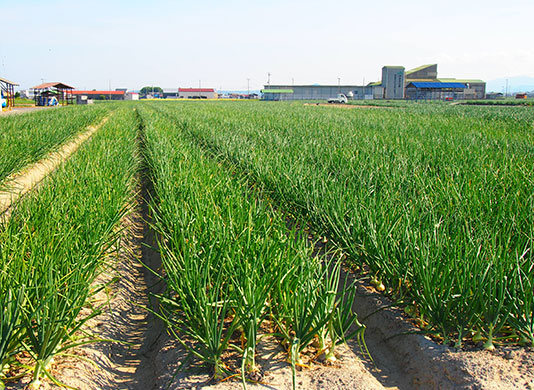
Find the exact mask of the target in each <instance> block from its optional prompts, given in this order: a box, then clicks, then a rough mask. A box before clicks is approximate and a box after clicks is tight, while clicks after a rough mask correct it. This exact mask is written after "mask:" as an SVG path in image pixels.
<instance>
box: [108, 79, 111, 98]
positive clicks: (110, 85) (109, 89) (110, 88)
mask: <svg viewBox="0 0 534 390" xmlns="http://www.w3.org/2000/svg"><path fill="white" fill-rule="evenodd" d="M108 91H109V100H111V80H109V89H108Z"/></svg>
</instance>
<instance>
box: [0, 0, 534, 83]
mask: <svg viewBox="0 0 534 390" xmlns="http://www.w3.org/2000/svg"><path fill="white" fill-rule="evenodd" d="M0 15H8V17H6V18H1V19H2V20H1V22H0V23H1V24H0V31H1V33H0V77H5V78H8V79H11V80H13V81H16V82H18V83H20V84H21V87H24V88H28V87H31V86H33V85H36V84H39V83H40V82H41V79H44V80H45V81H63V82H65V83H68V84H71V85H73V86H75V87H76V88H78V89H85V88H87V89H93V88H96V89H107V88H108V86H109V85H110V84H111V87H112V89H114V88H121V87H122V88H130V89H139V88H141V87H142V86H145V85H158V86H161V87H165V88H176V87H178V86H181V87H190V86H194V87H196V86H198V85H199V80H201V85H202V86H203V87H214V88H217V89H219V88H222V89H225V90H231V89H234V90H236V89H238V90H244V89H245V90H246V88H247V78H249V79H250V87H251V89H259V88H261V86H262V85H263V84H265V83H266V81H267V73H268V72H270V73H271V74H272V76H271V82H272V83H273V84H282V83H289V84H290V83H291V82H292V80H294V83H295V84H309V83H321V84H329V83H331V84H337V78H338V77H340V78H341V82H342V83H345V84H361V83H362V82H363V80H364V78H365V82H366V83H367V82H369V81H375V80H378V79H379V78H380V72H381V67H382V66H383V65H403V66H405V67H406V68H408V69H409V68H412V67H416V66H418V65H421V64H426V63H438V71H439V75H440V76H441V77H458V78H481V79H484V80H487V81H490V80H493V79H497V78H506V77H513V76H531V77H532V76H534V45H533V44H532V42H533V41H534V29H533V28H532V15H534V1H532V0H529V1H523V0H508V1H502V0H500V1H494V0H486V1H479V0H474V1H466V0H464V1H457V0H450V1H422V0H404V1H391V0H385V1H381V0H375V1H365V2H362V1H355V0H353V1H335V0H331V1H315V0H307V1H300V0H299V1H290V0H288V1H279V0H273V1H255V0H248V1H244V0H230V1H224V0H220V1H213V0H196V1H191V0H190V1H181V0H177V1H157V0H155V1H148V0H147V1H138V0H129V1H124V0H107V1H102V0H92V1H83V2H81V1H72V0H70V1H66V0H48V1H35V0H29V1H26V0H18V1H11V0H10V1H8V0H0Z"/></svg>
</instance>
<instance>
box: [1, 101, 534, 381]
mask: <svg viewBox="0 0 534 390" xmlns="http://www.w3.org/2000/svg"><path fill="white" fill-rule="evenodd" d="M106 116H108V117H109V120H108V121H107V122H105V123H104V124H103V125H102V127H101V128H100V129H99V130H98V131H97V132H96V133H95V134H94V135H93V136H92V137H91V138H90V139H89V140H88V141H86V142H85V143H84V144H83V145H81V147H80V149H79V150H78V151H77V152H76V153H75V154H73V156H72V157H71V158H70V159H69V160H68V161H66V162H64V163H63V164H62V165H61V166H60V167H59V168H58V170H56V171H55V172H54V173H53V174H51V175H50V176H49V177H48V178H47V179H46V180H45V181H44V183H42V185H41V186H40V187H39V189H37V190H35V191H33V192H32V193H31V194H29V195H28V196H26V197H24V198H23V199H21V200H20V201H19V202H18V203H16V204H15V205H14V206H13V209H12V212H11V215H10V217H9V218H6V219H2V220H1V222H0V388H2V387H3V383H4V382H9V381H12V380H14V379H15V378H14V377H13V376H14V375H19V374H20V372H25V371H28V367H31V371H32V373H31V375H33V382H32V386H33V387H34V388H38V386H39V384H40V382H41V380H42V379H43V378H44V377H48V378H49V379H51V380H52V381H55V379H54V377H53V376H52V375H51V374H50V372H49V370H48V367H49V366H50V364H51V362H52V361H53V358H54V356H58V355H61V354H64V353H66V352H68V350H69V349H71V348H72V347H74V346H77V345H80V344H84V343H87V342H93V341H95V339H96V338H97V337H96V336H91V335H88V334H87V333H86V332H85V331H84V332H81V330H82V329H83V326H84V324H85V323H86V321H87V320H88V319H90V318H92V317H93V316H96V315H98V314H99V311H100V308H99V307H97V306H94V305H93V303H92V297H93V296H94V295H95V294H96V293H97V292H98V291H100V290H101V289H102V288H104V287H105V286H101V285H99V284H98V283H97V282H95V279H96V278H97V276H98V275H99V274H100V273H102V272H106V270H107V269H109V267H110V266H112V265H111V264H110V261H109V259H108V255H109V253H110V252H111V251H113V250H120V248H119V247H120V242H118V240H117V235H118V232H119V231H120V230H121V220H122V218H123V217H124V216H125V215H126V214H128V213H130V212H131V211H132V204H134V203H135V200H136V199H137V200H139V199H138V198H139V193H138V187H139V180H141V179H142V180H146V181H147V183H146V184H147V185H148V186H149V187H150V189H151V193H150V196H149V198H148V199H145V201H146V202H147V203H148V205H149V209H150V218H151V222H148V221H145V222H146V224H147V225H149V227H150V228H151V229H153V230H154V231H155V232H156V235H157V237H158V247H159V252H160V254H161V259H162V270H153V271H154V272H157V271H161V275H160V276H161V278H162V279H163V280H164V281H165V285H166V290H165V292H164V293H162V294H161V295H159V296H158V300H159V303H160V305H159V309H158V310H159V311H157V316H158V317H159V318H160V319H162V320H163V321H164V323H165V324H166V326H167V329H168V331H169V332H170V333H171V334H172V335H173V336H174V337H175V338H176V339H177V340H178V342H179V343H180V344H181V345H182V346H183V347H184V348H186V349H187V351H188V352H189V356H188V359H187V361H192V360H200V361H202V362H204V363H205V364H207V365H208V366H209V367H210V369H211V370H212V374H213V376H214V377H215V378H218V379H222V378H224V377H226V376H229V375H232V374H234V372H233V371H232V369H231V368H230V367H229V366H228V365H227V364H226V363H225V353H226V352H227V351H229V350H232V351H235V352H236V353H237V354H238V355H239V356H240V362H241V366H240V368H239V370H238V371H239V373H240V376H241V379H242V382H243V386H245V387H246V383H247V380H250V379H253V378H255V377H256V375H255V374H256V373H257V371H258V370H259V368H258V367H257V365H256V357H255V355H256V347H257V344H258V340H259V339H260V338H261V337H263V336H264V335H267V334H268V335H271V336H273V337H274V339H276V340H278V341H279V342H280V344H281V345H283V347H284V349H285V350H286V351H287V357H288V360H289V361H290V362H291V365H292V368H293V386H294V387H295V385H296V380H295V376H296V367H297V366H299V365H303V363H305V361H306V359H307V356H306V353H308V352H306V350H307V349H308V347H310V346H311V345H313V348H315V353H316V355H317V356H319V355H323V357H324V359H325V360H327V361H328V360H334V359H335V351H336V347H337V346H338V345H340V344H342V343H344V342H346V341H347V340H348V339H349V338H352V337H356V338H357V340H358V342H359V343H360V344H361V345H362V346H363V347H364V350H365V342H364V329H365V324H361V323H360V322H359V321H358V319H357V317H356V315H355V314H354V313H353V310H352V308H353V304H355V305H357V304H358V302H354V298H355V291H356V290H355V286H354V284H349V283H345V282H344V278H343V277H342V276H341V267H342V259H343V262H344V265H346V266H349V267H350V268H352V270H353V271H355V272H358V273H359V274H360V275H361V276H362V277H367V278H368V279H369V281H370V283H371V284H372V285H373V287H374V289H375V290H377V291H381V292H383V293H384V294H387V295H388V296H389V297H390V298H392V299H393V300H395V302H396V303H397V304H398V305H399V306H402V307H404V309H405V311H406V312H407V313H409V315H411V316H412V317H413V318H415V319H416V320H417V322H418V323H419V326H420V328H421V331H422V332H424V333H427V334H432V335H433V336H434V338H435V340H438V341H441V342H443V343H447V344H449V343H451V344H454V345H455V346H456V347H458V348H461V347H462V345H463V344H465V343H467V342H469V343H471V342H475V343H477V342H480V341H482V342H483V343H484V347H485V348H486V349H494V348H495V346H496V345H497V346H498V345H501V344H522V345H529V344H530V345H533V344H534V314H533V309H534V298H533V293H532V291H533V290H534V261H533V260H534V259H533V255H532V244H533V240H534V191H533V188H534V172H533V170H532V167H533V166H534V113H533V112H532V110H530V109H529V108H512V107H502V108H499V107H491V108H487V107H475V106H473V107H459V106H442V105H410V106H402V105H400V106H399V107H396V108H389V109H387V108H378V109H358V110H339V109H335V108H329V107H316V106H305V105H301V104H266V103H262V102H260V103H258V102H247V103H244V102H243V103H242V102H239V103H237V104H236V103H232V102H209V103H208V102H202V103H200V102H195V103H193V102H167V103H165V102H148V103H145V102H139V103H124V104H103V105H95V106H93V107H75V108H68V109H61V110H53V111H46V112H39V113H36V114H30V115H21V116H18V117H8V118H0V147H1V148H3V149H2V150H6V151H7V152H6V153H2V155H0V190H7V189H9V183H8V182H7V181H6V178H8V177H9V175H11V174H13V173H15V172H17V171H19V170H21V169H23V168H24V167H26V166H27V165H28V164H30V163H32V162H35V161H37V160H39V159H40V158H42V157H44V156H46V155H47V154H48V153H50V152H51V151H53V150H55V149H57V148H58V147H59V146H60V145H61V144H62V143H64V142H65V141H66V140H68V139H69V138H71V137H73V136H74V135H76V134H78V133H80V132H82V131H83V130H84V129H85V128H86V127H87V126H88V125H90V124H95V123H98V122H99V121H100V120H101V119H102V118H104V117H106ZM310 234H311V236H313V237H315V239H317V240H318V239H319V238H322V237H327V238H328V239H330V240H331V241H332V242H333V243H334V247H335V249H334V250H331V251H330V252H329V253H322V252H320V253H316V252H317V251H316V250H315V249H316V248H315V242H312V241H313V240H311V241H310ZM82 309H84V310H82ZM400 337H402V336H400ZM310 348H311V347H310ZM372 352H373V351H370V353H371V355H372ZM21 354H23V355H24V356H26V359H27V360H25V362H26V361H29V362H30V363H24V364H22V363H21V360H20V359H18V357H19V356H20V355H21ZM28 359H29V360H28Z"/></svg>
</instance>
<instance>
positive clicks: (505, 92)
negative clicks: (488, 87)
mask: <svg viewBox="0 0 534 390" xmlns="http://www.w3.org/2000/svg"><path fill="white" fill-rule="evenodd" d="M504 97H508V79H506V89H505V90H504Z"/></svg>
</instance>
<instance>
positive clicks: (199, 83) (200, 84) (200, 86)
mask: <svg viewBox="0 0 534 390" xmlns="http://www.w3.org/2000/svg"><path fill="white" fill-rule="evenodd" d="M201 89H202V80H198V97H199V98H200V90H201Z"/></svg>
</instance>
